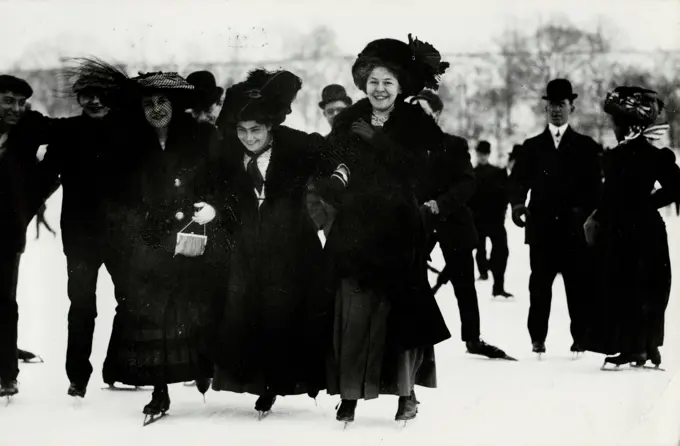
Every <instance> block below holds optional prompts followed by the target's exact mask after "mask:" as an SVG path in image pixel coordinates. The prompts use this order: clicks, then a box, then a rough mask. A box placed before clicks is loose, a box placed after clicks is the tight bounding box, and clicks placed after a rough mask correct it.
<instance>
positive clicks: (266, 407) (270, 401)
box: [255, 395, 276, 415]
mask: <svg viewBox="0 0 680 446" xmlns="http://www.w3.org/2000/svg"><path fill="white" fill-rule="evenodd" d="M275 401H276V395H260V397H259V398H258V399H257V401H255V410H256V411H258V412H260V415H264V414H265V413H267V412H269V411H270V410H272V406H273V405H274V402H275Z"/></svg>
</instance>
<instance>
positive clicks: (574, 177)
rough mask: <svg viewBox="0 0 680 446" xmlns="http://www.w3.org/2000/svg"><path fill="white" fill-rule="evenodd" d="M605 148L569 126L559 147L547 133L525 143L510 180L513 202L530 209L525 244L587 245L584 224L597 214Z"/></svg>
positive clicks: (511, 199)
mask: <svg viewBox="0 0 680 446" xmlns="http://www.w3.org/2000/svg"><path fill="white" fill-rule="evenodd" d="M600 152H601V147H600V146H599V145H598V144H597V143H596V142H595V141H594V140H593V139H592V138H590V137H588V136H586V135H582V134H580V133H577V132H575V131H574V130H573V129H572V128H571V127H567V130H566V131H565V132H564V136H563V137H562V141H561V142H560V147H559V148H557V149H556V148H555V145H554V143H553V140H552V136H551V134H550V131H549V130H548V128H546V129H545V131H544V132H543V133H541V134H540V135H537V136H534V137H533V138H529V139H527V140H526V141H524V143H523V144H522V148H521V150H520V151H519V153H518V155H517V160H516V163H515V166H514V168H513V169H512V174H511V175H510V185H511V194H510V203H511V204H512V205H513V206H514V205H518V204H524V202H525V201H526V198H527V194H528V192H529V191H531V200H530V202H529V205H528V209H529V212H530V217H529V218H528V219H527V226H526V242H527V243H528V244H548V243H554V242H555V241H558V240H561V241H563V242H567V243H570V242H578V243H585V238H584V235H583V223H584V222H585V220H586V218H588V215H590V213H591V212H592V211H593V210H594V209H595V206H596V205H597V201H598V197H599V194H600V190H601V187H602V171H601V168H600Z"/></svg>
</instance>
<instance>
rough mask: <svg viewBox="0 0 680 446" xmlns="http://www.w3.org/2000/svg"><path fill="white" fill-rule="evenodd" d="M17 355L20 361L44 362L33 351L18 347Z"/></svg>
mask: <svg viewBox="0 0 680 446" xmlns="http://www.w3.org/2000/svg"><path fill="white" fill-rule="evenodd" d="M17 357H18V358H19V361H21V362H33V360H37V361H38V362H45V361H43V359H42V358H41V357H40V356H38V355H36V354H35V353H31V352H29V351H26V350H22V349H20V348H18V349H17Z"/></svg>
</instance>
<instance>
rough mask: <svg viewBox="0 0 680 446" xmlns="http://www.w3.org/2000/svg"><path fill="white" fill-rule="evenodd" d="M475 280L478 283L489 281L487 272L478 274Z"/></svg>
mask: <svg viewBox="0 0 680 446" xmlns="http://www.w3.org/2000/svg"><path fill="white" fill-rule="evenodd" d="M477 280H479V281H485V280H489V273H488V272H482V273H479V277H478V278H477Z"/></svg>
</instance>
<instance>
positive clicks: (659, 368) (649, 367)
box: [630, 364, 666, 372]
mask: <svg viewBox="0 0 680 446" xmlns="http://www.w3.org/2000/svg"><path fill="white" fill-rule="evenodd" d="M630 367H631V368H632V369H635V370H656V371H658V372H665V371H666V369H662V368H661V367H659V366H652V365H634V364H631V365H630Z"/></svg>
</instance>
